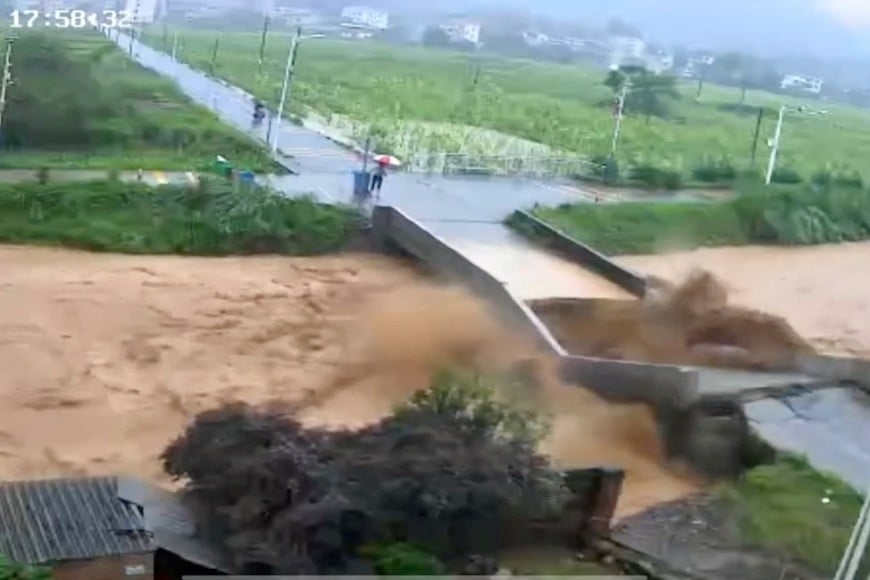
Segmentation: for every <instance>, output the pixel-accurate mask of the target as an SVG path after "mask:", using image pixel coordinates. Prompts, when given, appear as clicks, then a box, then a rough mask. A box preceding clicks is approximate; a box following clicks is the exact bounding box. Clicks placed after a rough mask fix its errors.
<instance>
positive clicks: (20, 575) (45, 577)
mask: <svg viewBox="0 0 870 580" xmlns="http://www.w3.org/2000/svg"><path fill="white" fill-rule="evenodd" d="M0 580H51V570H50V569H48V568H41V567H35V566H27V565H24V564H14V563H12V562H10V561H9V560H8V559H6V558H4V557H3V556H0Z"/></svg>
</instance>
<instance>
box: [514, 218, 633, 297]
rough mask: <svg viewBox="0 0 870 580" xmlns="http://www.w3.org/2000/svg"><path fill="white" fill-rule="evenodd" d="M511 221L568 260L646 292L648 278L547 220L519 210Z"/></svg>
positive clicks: (628, 288) (629, 290)
mask: <svg viewBox="0 0 870 580" xmlns="http://www.w3.org/2000/svg"><path fill="white" fill-rule="evenodd" d="M508 224H509V225H510V226H511V227H514V228H516V229H517V230H518V231H519V232H521V233H523V234H525V235H527V236H528V237H530V238H531V239H533V240H534V241H536V242H538V243H540V244H542V245H544V246H546V247H548V248H551V249H552V250H554V251H556V252H558V253H559V254H561V255H562V256H564V257H566V258H567V259H568V260H570V261H572V262H575V263H577V264H580V265H581V266H583V267H584V268H588V269H590V270H593V271H594V272H597V273H599V274H601V275H602V276H603V277H605V278H607V279H608V280H610V281H611V282H613V283H614V284H616V285H617V286H619V287H620V288H623V289H624V290H626V291H627V292H630V293H632V294H634V295H635V296H639V297H642V296H644V294H646V287H647V281H646V278H644V277H643V276H641V275H640V274H637V273H636V272H633V271H631V270H629V269H628V268H623V267H622V266H620V265H619V264H617V263H616V262H614V261H613V260H611V259H610V258H608V257H607V256H605V255H604V254H601V253H600V252H598V251H596V250H595V249H593V248H592V247H590V246H587V245H586V244H584V243H582V242H580V241H578V240H575V239H574V238H572V237H571V236H569V235H568V234H566V233H564V232H562V231H560V230H558V229H556V228H554V227H553V226H551V225H549V224H547V223H544V222H543V221H541V220H539V219H538V218H536V217H535V216H533V215H531V214H530V213H528V212H525V211H522V210H517V211H515V212H514V213H513V214H512V215H511V217H510V218H508Z"/></svg>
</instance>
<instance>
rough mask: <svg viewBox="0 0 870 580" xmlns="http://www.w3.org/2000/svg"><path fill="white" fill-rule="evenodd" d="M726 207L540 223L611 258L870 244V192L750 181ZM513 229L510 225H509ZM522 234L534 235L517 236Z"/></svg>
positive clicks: (629, 207)
mask: <svg viewBox="0 0 870 580" xmlns="http://www.w3.org/2000/svg"><path fill="white" fill-rule="evenodd" d="M741 187H742V193H741V194H740V195H738V196H737V197H736V198H734V199H733V200H730V201H726V202H720V203H712V202H674V203H664V202H631V203H621V204H588V203H584V204H570V205H563V206H560V207H556V208H541V207H539V208H535V209H533V210H532V213H534V214H535V215H536V216H537V217H539V218H540V219H542V220H544V221H546V222H549V223H551V224H553V225H555V226H556V227H558V228H559V229H561V230H562V231H565V232H566V233H568V234H569V235H571V236H572V237H575V238H576V239H578V240H580V241H582V242H585V243H587V244H590V245H591V246H593V247H595V248H596V249H599V250H601V251H603V252H605V253H610V254H627V253H650V252H655V251H657V250H658V249H659V248H660V247H661V246H662V245H669V244H670V245H675V246H680V247H687V248H688V247H697V246H720V245H742V244H750V243H765V244H822V243H832V242H842V241H855V240H864V239H868V238H870V191H868V190H860V189H858V190H856V189H855V188H854V187H847V188H838V187H836V186H832V187H831V188H823V189H820V188H818V187H813V186H809V185H808V186H801V187H797V188H795V187H790V188H783V187H773V188H771V187H765V186H763V185H759V184H758V183H757V182H754V181H750V180H746V181H745V182H742V183H741ZM508 224H509V225H512V223H511V221H510V220H509V221H508ZM518 231H519V233H521V234H523V235H527V236H528V235H531V234H530V233H529V232H524V231H522V230H518Z"/></svg>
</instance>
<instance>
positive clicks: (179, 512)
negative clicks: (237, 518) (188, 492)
mask: <svg viewBox="0 0 870 580" xmlns="http://www.w3.org/2000/svg"><path fill="white" fill-rule="evenodd" d="M118 495H119V496H120V497H121V498H122V499H124V500H126V501H128V502H131V503H134V504H137V505H140V506H142V510H143V512H144V514H145V515H144V519H145V525H146V526H147V527H148V529H149V530H150V531H151V532H153V534H154V543H155V544H156V545H157V547H159V548H163V549H164V550H167V551H169V552H172V553H173V554H175V555H177V556H181V557H182V558H184V559H185V560H188V561H189V562H193V563H195V564H199V565H200V566H205V567H207V568H212V569H213V570H219V571H221V572H224V573H227V574H229V573H231V572H232V571H233V562H232V559H231V558H230V556H229V554H228V553H227V552H226V550H223V549H222V548H221V547H220V546H218V545H216V544H214V543H213V542H210V541H208V540H207V539H206V538H203V537H202V536H201V535H200V534H199V533H198V531H199V530H198V529H197V527H198V526H197V523H196V518H195V517H194V515H193V513H191V511H190V510H189V509H188V506H187V505H186V503H185V499H184V497H183V495H181V494H177V493H173V492H170V491H167V490H165V489H162V488H159V487H157V486H154V485H151V484H149V483H146V482H143V481H140V480H137V479H132V478H119V479H118Z"/></svg>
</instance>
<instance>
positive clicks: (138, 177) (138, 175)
mask: <svg viewBox="0 0 870 580" xmlns="http://www.w3.org/2000/svg"><path fill="white" fill-rule="evenodd" d="M142 177H143V171H142V168H141V167H140V168H139V170H138V171H136V181H139V182H141V181H142Z"/></svg>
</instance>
